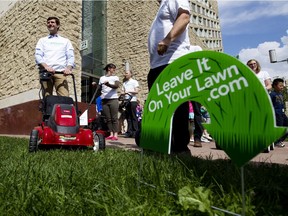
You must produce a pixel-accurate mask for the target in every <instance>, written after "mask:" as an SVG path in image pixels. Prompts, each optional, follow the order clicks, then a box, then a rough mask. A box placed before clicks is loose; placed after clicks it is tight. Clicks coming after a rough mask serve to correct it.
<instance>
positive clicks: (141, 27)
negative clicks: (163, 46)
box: [107, 0, 207, 101]
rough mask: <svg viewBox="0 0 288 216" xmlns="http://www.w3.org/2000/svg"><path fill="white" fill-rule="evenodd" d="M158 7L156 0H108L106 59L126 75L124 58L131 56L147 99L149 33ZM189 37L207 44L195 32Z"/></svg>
mask: <svg viewBox="0 0 288 216" xmlns="http://www.w3.org/2000/svg"><path fill="white" fill-rule="evenodd" d="M158 9H159V3H158V2H157V1H156V0H122V1H119V0H110V1H108V2H107V26H108V29H107V37H108V38H107V46H108V47H107V60H108V62H113V63H115V64H116V66H118V72H117V73H118V76H121V77H123V75H122V74H123V72H124V66H122V64H123V62H124V61H125V60H128V61H129V63H130V67H131V69H132V70H133V72H134V78H135V79H136V80H138V82H139V84H140V87H141V92H140V94H139V97H140V99H141V101H144V100H145V98H146V96H147V93H148V87H147V82H146V81H147V74H148V72H149V69H150V67H149V55H148V44H147V41H148V33H149V30H150V26H151V24H152V22H153V20H154V18H155V15H156V13H157V11H158ZM189 33H190V40H191V43H192V44H194V45H199V46H201V47H202V48H203V49H205V48H206V47H207V46H206V45H205V44H204V43H203V42H202V41H201V40H200V39H198V38H197V36H196V35H195V34H193V32H192V30H191V29H190V32H189Z"/></svg>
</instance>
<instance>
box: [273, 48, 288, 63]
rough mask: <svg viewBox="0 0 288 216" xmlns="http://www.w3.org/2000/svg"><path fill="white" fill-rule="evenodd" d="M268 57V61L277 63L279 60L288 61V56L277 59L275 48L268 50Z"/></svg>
mask: <svg viewBox="0 0 288 216" xmlns="http://www.w3.org/2000/svg"><path fill="white" fill-rule="evenodd" d="M269 58H270V63H279V62H285V61H286V62H287V63H288V58H287V59H284V60H281V61H277V55H276V50H275V49H272V50H269Z"/></svg>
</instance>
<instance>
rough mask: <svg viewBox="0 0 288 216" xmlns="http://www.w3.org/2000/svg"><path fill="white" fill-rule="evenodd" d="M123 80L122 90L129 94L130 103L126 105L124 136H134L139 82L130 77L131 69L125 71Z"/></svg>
mask: <svg viewBox="0 0 288 216" xmlns="http://www.w3.org/2000/svg"><path fill="white" fill-rule="evenodd" d="M124 76H125V79H124V80H125V81H124V83H123V86H122V91H123V93H124V94H126V93H127V94H129V96H131V97H132V98H131V100H130V103H128V104H127V106H126V119H127V123H128V127H127V131H126V133H125V137H126V138H128V137H135V133H136V131H137V130H138V120H137V115H136V107H137V105H138V103H137V97H136V95H137V94H138V92H139V83H138V81H137V80H135V79H133V78H132V76H133V75H132V71H131V70H130V71H126V72H125V74H124Z"/></svg>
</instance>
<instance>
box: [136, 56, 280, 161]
mask: <svg viewBox="0 0 288 216" xmlns="http://www.w3.org/2000/svg"><path fill="white" fill-rule="evenodd" d="M189 100H192V101H197V102H199V103H201V104H202V105H203V106H205V107H206V108H207V110H208V112H209V114H210V117H211V124H204V127H205V128H206V129H207V130H208V131H209V133H210V134H211V135H212V137H213V138H214V139H215V141H216V142H217V143H218V145H219V146H220V147H221V148H222V149H223V150H224V151H225V152H226V153H227V155H228V156H229V157H230V158H231V160H232V161H234V163H235V164H236V165H238V166H242V165H244V164H245V163H247V162H248V161H249V160H251V159H252V158H253V157H255V156H256V155H257V154H258V153H260V152H262V151H263V150H264V149H265V148H266V147H268V146H269V145H270V144H271V143H272V142H274V141H275V140H276V139H277V138H279V137H280V136H282V135H283V134H284V133H285V132H286V128H284V127H276V126H275V120H274V112H273V107H272V104H271V102H270V98H269V95H268V93H267V91H266V90H265V89H264V87H263V86H262V85H261V83H260V81H259V80H258V78H257V77H256V76H255V74H254V73H253V72H252V71H251V70H250V69H249V68H248V67H246V65H244V64H243V63H241V62H240V61H238V60H237V59H236V58H233V57H231V56H229V55H226V54H224V53H219V52H213V51H200V52H194V53H190V54H188V55H185V56H183V57H181V58H179V59H177V60H176V61H174V62H173V63H172V64H170V65H169V66H168V67H166V68H165V70H164V71H163V72H162V73H161V75H160V76H159V77H158V78H157V80H156V81H155V83H154V85H153V86H152V88H151V90H150V92H149V95H148V98H147V100H146V102H145V106H144V113H143V119H142V129H141V137H140V146H141V147H142V148H143V149H149V150H153V151H157V152H162V153H167V154H170V141H171V131H172V119H173V114H174V111H175V110H176V108H177V107H178V106H179V105H180V104H182V103H184V102H186V101H189Z"/></svg>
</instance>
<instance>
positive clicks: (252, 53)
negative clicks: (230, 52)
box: [239, 36, 288, 78]
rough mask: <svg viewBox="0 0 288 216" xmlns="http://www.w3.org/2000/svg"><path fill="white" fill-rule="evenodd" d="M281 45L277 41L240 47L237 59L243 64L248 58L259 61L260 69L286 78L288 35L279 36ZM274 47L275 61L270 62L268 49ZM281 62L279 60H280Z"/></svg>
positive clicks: (287, 72) (271, 74) (287, 73)
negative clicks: (256, 45) (244, 47)
mask: <svg viewBox="0 0 288 216" xmlns="http://www.w3.org/2000/svg"><path fill="white" fill-rule="evenodd" d="M281 41H282V43H283V44H282V45H281V44H280V43H278V42H275V41H271V42H264V43H261V44H259V45H258V47H257V48H249V49H242V50H241V51H240V53H239V60H240V61H242V62H243V63H244V64H246V62H247V61H248V60H249V59H256V60H258V61H259V63H260V65H261V67H262V70H265V71H267V72H268V73H269V74H270V76H271V77H272V78H273V77H274V78H275V77H286V78H288V62H287V59H288V36H283V37H282V38H281ZM271 49H275V51H276V55H277V60H278V62H277V63H270V59H269V50H271ZM282 60H283V62H280V61H282Z"/></svg>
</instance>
